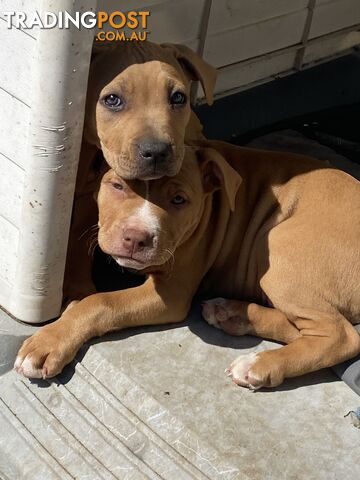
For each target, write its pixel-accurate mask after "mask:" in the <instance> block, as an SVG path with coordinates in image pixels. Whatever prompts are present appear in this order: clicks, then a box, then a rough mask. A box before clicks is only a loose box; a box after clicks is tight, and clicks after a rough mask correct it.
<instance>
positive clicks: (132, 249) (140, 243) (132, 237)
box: [122, 228, 153, 254]
mask: <svg viewBox="0 0 360 480" xmlns="http://www.w3.org/2000/svg"><path fill="white" fill-rule="evenodd" d="M122 243H123V247H124V248H125V249H126V250H127V251H128V252H129V253H130V254H134V253H138V252H141V251H142V250H144V248H146V247H152V246H153V236H152V235H150V233H149V232H147V231H146V230H140V229H137V228H128V229H126V230H125V231H124V233H123V239H122Z"/></svg>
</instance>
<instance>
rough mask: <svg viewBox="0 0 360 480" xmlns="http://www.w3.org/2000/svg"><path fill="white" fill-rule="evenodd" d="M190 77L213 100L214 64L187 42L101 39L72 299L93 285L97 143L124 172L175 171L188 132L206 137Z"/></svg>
mask: <svg viewBox="0 0 360 480" xmlns="http://www.w3.org/2000/svg"><path fill="white" fill-rule="evenodd" d="M192 80H200V82H201V84H202V87H203V90H204V93H205V96H206V99H207V101H208V103H209V104H210V103H212V101H213V90H214V85H215V81H216V70H215V69H214V68H213V67H211V66H210V65H208V64H207V63H206V62H205V61H204V60H202V59H201V58H200V57H199V56H198V55H196V54H195V53H194V52H193V51H192V50H190V49H189V48H187V47H185V46H182V45H171V44H167V45H156V44H153V43H150V42H131V43H126V42H113V43H108V44H103V43H102V44H101V45H98V44H96V43H95V47H94V53H93V58H92V61H91V68H90V74H89V83H88V96H87V102H86V114H85V125H84V140H83V145H82V151H81V155H80V163H79V171H78V179H77V185H76V194H75V202H74V211H73V220H72V228H71V235H70V240H69V250H68V260H67V269H66V275H65V284H64V296H65V299H66V300H67V301H69V300H74V299H80V298H83V297H84V296H86V295H89V294H90V293H93V292H94V291H95V287H94V286H93V284H92V281H91V258H90V256H89V255H88V249H89V246H88V240H89V235H88V234H87V232H88V230H89V229H90V227H91V226H92V225H94V224H96V222H97V208H96V204H95V202H94V199H93V194H94V191H95V190H96V188H97V187H98V182H100V179H101V174H100V170H101V157H100V162H96V158H97V153H98V152H99V149H101V150H102V152H103V155H104V157H105V160H106V161H107V163H108V164H109V165H110V166H111V167H112V168H113V169H114V170H115V171H116V172H117V173H118V175H121V176H122V177H123V178H128V179H133V178H139V179H152V178H159V177H162V176H164V175H168V176H172V175H175V174H176V173H177V172H178V171H179V169H180V167H181V163H182V159H183V156H184V139H185V136H186V138H187V139H188V140H194V139H198V138H202V133H201V125H200V122H199V121H198V120H197V118H196V116H195V115H194V114H193V113H192V112H191V108H190V84H191V81H192Z"/></svg>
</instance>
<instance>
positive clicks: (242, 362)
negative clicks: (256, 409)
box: [225, 352, 265, 390]
mask: <svg viewBox="0 0 360 480" xmlns="http://www.w3.org/2000/svg"><path fill="white" fill-rule="evenodd" d="M257 360H258V354H257V353H255V352H252V353H248V354H246V355H240V356H239V357H237V358H236V359H235V360H234V361H233V362H232V364H231V365H230V367H229V368H227V369H226V370H225V373H227V374H228V376H229V377H231V379H232V381H233V382H234V383H236V384H237V385H240V386H242V387H248V388H250V390H258V389H259V388H261V387H263V386H264V385H265V381H264V380H263V379H261V378H259V377H258V376H257V375H256V374H255V373H254V372H253V370H252V368H253V367H254V365H255V363H256V362H257Z"/></svg>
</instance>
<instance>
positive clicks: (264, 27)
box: [204, 10, 307, 67]
mask: <svg viewBox="0 0 360 480" xmlns="http://www.w3.org/2000/svg"><path fill="white" fill-rule="evenodd" d="M306 15H307V12H306V10H302V11H300V12H295V13H291V14H289V15H287V16H282V17H277V18H272V19H269V20H266V21H264V22H260V23H257V24H253V25H249V26H245V27H241V28H237V29H234V30H229V31H227V32H223V33H221V34H219V35H209V36H208V38H207V39H206V46H205V51H204V57H205V58H206V60H207V61H209V62H210V63H212V64H213V65H215V66H216V67H222V66H224V65H229V64H232V63H237V62H239V61H241V60H246V59H248V58H252V57H256V56H259V55H262V54H264V53H268V52H272V51H274V50H279V49H281V48H284V47H287V46H290V45H294V44H296V43H299V42H300V40H301V36H302V32H303V28H304V27H303V26H304V23H305V19H306Z"/></svg>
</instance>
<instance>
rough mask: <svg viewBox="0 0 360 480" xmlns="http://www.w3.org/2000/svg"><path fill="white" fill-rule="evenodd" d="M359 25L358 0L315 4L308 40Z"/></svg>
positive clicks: (339, 0) (359, 2)
mask: <svg viewBox="0 0 360 480" xmlns="http://www.w3.org/2000/svg"><path fill="white" fill-rule="evenodd" d="M359 23H360V1H359V0H335V1H331V2H326V3H325V2H320V3H319V4H318V3H317V4H316V7H315V10H314V17H313V21H312V25H311V30H310V35H309V38H314V37H319V36H320V35H326V34H328V33H330V32H334V31H336V30H341V29H342V28H346V27H349V26H351V25H356V24H359Z"/></svg>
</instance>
